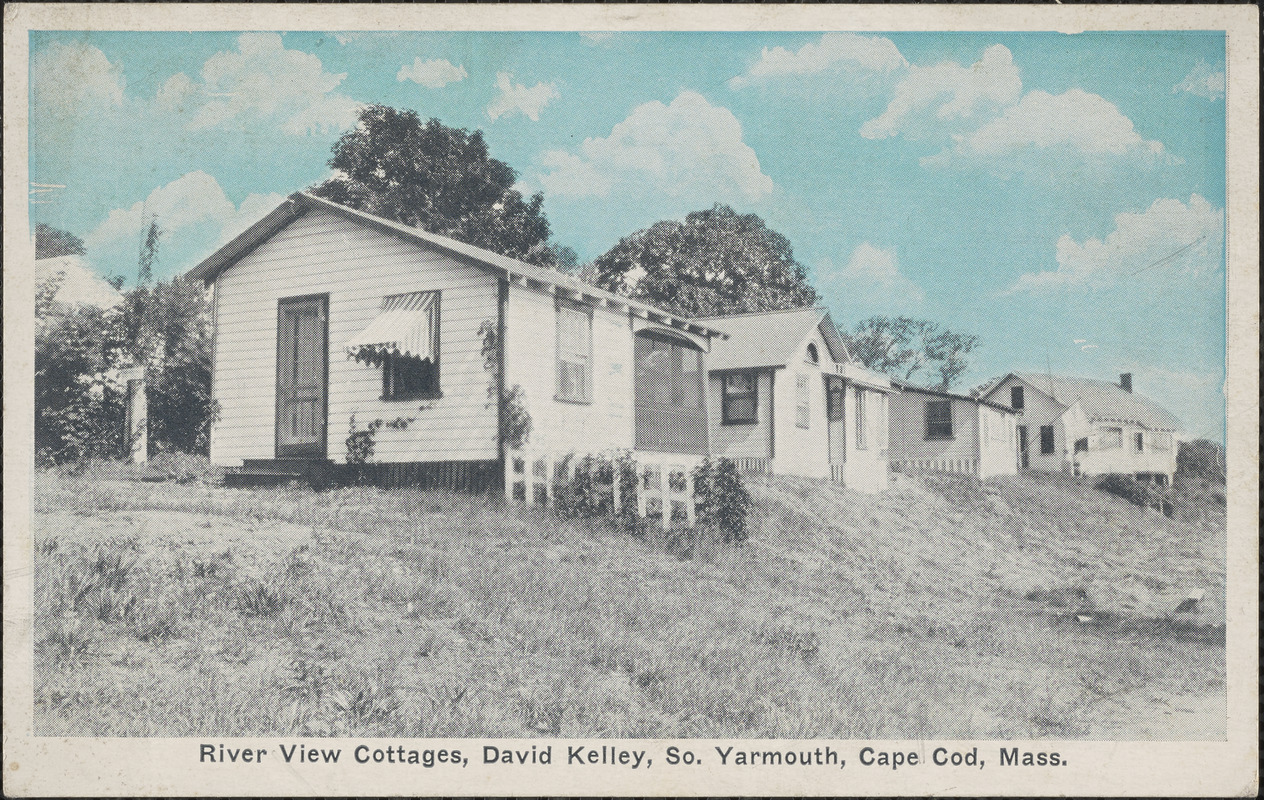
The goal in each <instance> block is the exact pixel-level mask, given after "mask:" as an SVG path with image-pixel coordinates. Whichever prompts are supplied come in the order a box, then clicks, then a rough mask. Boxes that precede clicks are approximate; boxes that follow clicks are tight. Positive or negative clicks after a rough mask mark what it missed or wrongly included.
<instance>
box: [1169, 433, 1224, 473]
mask: <svg viewBox="0 0 1264 800" xmlns="http://www.w3.org/2000/svg"><path fill="white" fill-rule="evenodd" d="M1176 474H1177V475H1179V476H1181V477H1191V478H1202V479H1203V480H1207V481H1214V482H1218V483H1224V481H1225V449H1224V447H1222V446H1221V445H1219V444H1217V443H1216V442H1213V441H1211V440H1210V439H1194V440H1192V441H1188V442H1181V443H1180V444H1179V445H1178V446H1177V449H1176Z"/></svg>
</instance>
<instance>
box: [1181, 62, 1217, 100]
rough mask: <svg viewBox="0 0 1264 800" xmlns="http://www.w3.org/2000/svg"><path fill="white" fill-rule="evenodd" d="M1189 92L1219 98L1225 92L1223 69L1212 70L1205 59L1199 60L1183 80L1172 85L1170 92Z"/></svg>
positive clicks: (1210, 98) (1209, 97)
mask: <svg viewBox="0 0 1264 800" xmlns="http://www.w3.org/2000/svg"><path fill="white" fill-rule="evenodd" d="M1177 92H1189V93H1190V94H1196V95H1198V96H1199V97H1205V98H1207V99H1208V100H1219V99H1220V98H1222V97H1224V94H1225V73H1224V69H1223V68H1221V69H1217V70H1213V69H1212V68H1211V67H1210V66H1208V64H1207V62H1206V61H1199V62H1198V63H1197V64H1195V65H1194V68H1193V69H1192V70H1190V72H1189V74H1188V75H1186V76H1185V78H1184V80H1182V81H1181V82H1180V83H1178V84H1176V85H1175V86H1173V87H1172V94H1176V93H1177Z"/></svg>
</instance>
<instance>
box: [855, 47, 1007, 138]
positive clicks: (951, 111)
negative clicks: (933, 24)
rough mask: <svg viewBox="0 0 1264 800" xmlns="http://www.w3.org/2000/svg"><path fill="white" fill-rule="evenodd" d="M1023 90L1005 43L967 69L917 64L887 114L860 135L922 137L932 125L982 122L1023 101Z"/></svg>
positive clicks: (898, 87)
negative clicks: (1021, 97)
mask: <svg viewBox="0 0 1264 800" xmlns="http://www.w3.org/2000/svg"><path fill="white" fill-rule="evenodd" d="M1022 88H1023V82H1022V80H1021V79H1020V78H1019V76H1018V67H1016V66H1014V60H1013V58H1012V56H1011V55H1010V52H1009V48H1007V47H1005V46H1004V45H999V44H996V45H992V46H991V47H989V48H988V49H987V50H985V51H983V56H982V57H981V58H980V59H979V60H978V61H976V62H975V63H973V64H971V65H970V66H968V67H963V66H962V65H960V64H957V63H955V62H952V61H945V62H943V63H940V64H935V65H934V66H930V67H918V66H912V67H909V71H908V74H907V75H906V76H905V78H904V79H903V80H902V81H900V82H899V84H897V85H896V87H895V93H894V96H893V97H892V98H891V102H890V104H889V105H888V106H887V109H886V111H884V112H882V114H881V115H879V116H878V117H875V118H874V119H871V120H869V121H868V122H866V123H865V124H864V125H862V126H861V127H860V135H861V136H863V137H865V138H866V139H886V138H889V137H892V136H896V135H898V134H901V133H903V134H905V135H912V136H919V135H922V134H923V133H924V132H925V131H926V129H927V128H928V127H930V128H939V127H941V126H943V125H944V123H948V122H951V121H953V120H966V121H969V120H971V119H977V118H978V117H979V116H981V115H982V114H984V113H986V112H990V111H994V110H996V109H998V108H1002V107H1004V106H1007V105H1010V104H1012V103H1014V102H1015V101H1016V100H1018V97H1019V94H1020V93H1021V92H1022ZM928 123H929V124H928Z"/></svg>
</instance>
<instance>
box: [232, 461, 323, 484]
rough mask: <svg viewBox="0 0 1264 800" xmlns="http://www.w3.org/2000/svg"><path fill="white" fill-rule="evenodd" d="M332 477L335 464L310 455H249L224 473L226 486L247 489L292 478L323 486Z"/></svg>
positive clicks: (289, 480) (285, 482)
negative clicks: (297, 456) (237, 465)
mask: <svg viewBox="0 0 1264 800" xmlns="http://www.w3.org/2000/svg"><path fill="white" fill-rule="evenodd" d="M332 477H333V464H332V462H329V461H324V460H316V459H307V458H248V459H245V460H244V461H243V462H242V465H241V466H240V467H237V468H235V469H230V470H229V471H228V472H226V473H224V485H225V486H231V487H237V488H245V487H250V486H282V485H284V484H287V483H290V482H291V481H302V482H304V483H307V484H309V485H311V486H324V485H327V484H328V483H329V481H330V479H331V478H332Z"/></svg>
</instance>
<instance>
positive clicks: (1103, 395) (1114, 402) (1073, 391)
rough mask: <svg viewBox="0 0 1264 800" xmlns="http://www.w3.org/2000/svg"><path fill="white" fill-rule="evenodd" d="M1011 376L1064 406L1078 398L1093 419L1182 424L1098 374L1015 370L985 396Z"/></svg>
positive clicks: (1168, 425)
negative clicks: (1086, 376) (1073, 374)
mask: <svg viewBox="0 0 1264 800" xmlns="http://www.w3.org/2000/svg"><path fill="white" fill-rule="evenodd" d="M1011 376H1012V377H1015V378H1018V379H1019V380H1021V381H1022V382H1023V383H1026V384H1028V385H1030V386H1031V387H1032V388H1034V389H1036V390H1037V391H1040V392H1044V393H1045V394H1047V395H1049V396H1051V397H1052V398H1053V399H1054V400H1056V401H1058V402H1059V403H1061V404H1062V405H1064V406H1070V405H1073V404H1074V403H1075V402H1076V401H1077V400H1078V401H1079V403H1080V408H1081V409H1083V411H1084V414H1085V416H1087V417H1088V418H1089V419H1090V420H1100V421H1102V422H1125V423H1134V424H1137V425H1143V426H1145V427H1147V428H1150V429H1152V430H1180V428H1181V421H1180V420H1179V419H1177V418H1176V417H1175V416H1173V415H1172V414H1171V413H1170V412H1169V411H1168V410H1167V409H1165V408H1163V407H1162V406H1160V405H1159V404H1158V403H1155V402H1154V401H1153V400H1151V399H1150V398H1148V397H1146V396H1145V395H1143V394H1137V393H1136V392H1129V391H1125V390H1124V389H1123V387H1121V386H1120V385H1119V384H1117V383H1112V382H1110V381H1104V380H1099V379H1097V378H1076V377H1071V376H1067V375H1042V374H1040V373H1036V372H1011V373H1010V374H1009V375H1006V376H1005V377H1004V378H1002V379H1001V380H1000V381H998V382H997V383H996V385H995V386H992V387H991V388H990V389H988V390H987V391H985V392H984V396H986V395H988V394H991V393H992V392H994V391H996V389H998V388H999V387H1000V385H1001V384H1003V383H1004V382H1005V381H1006V380H1007V379H1008V378H1010V377H1011Z"/></svg>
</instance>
